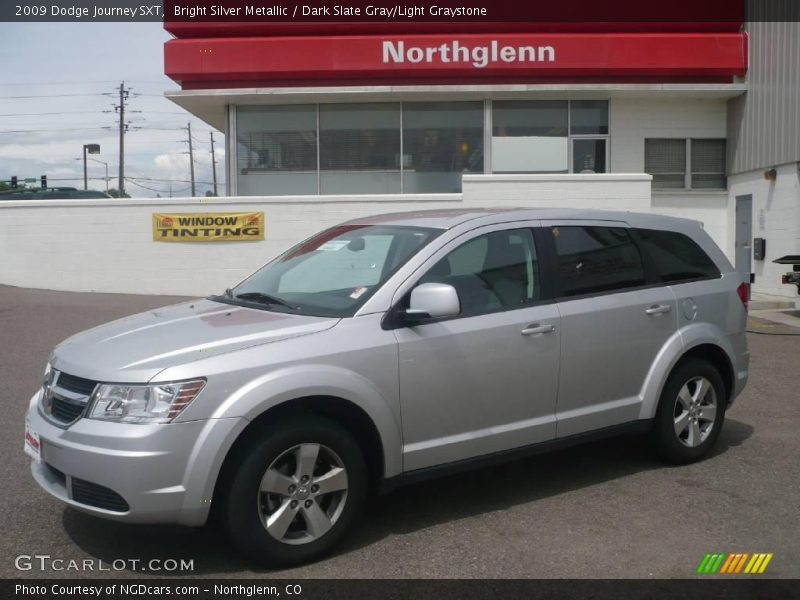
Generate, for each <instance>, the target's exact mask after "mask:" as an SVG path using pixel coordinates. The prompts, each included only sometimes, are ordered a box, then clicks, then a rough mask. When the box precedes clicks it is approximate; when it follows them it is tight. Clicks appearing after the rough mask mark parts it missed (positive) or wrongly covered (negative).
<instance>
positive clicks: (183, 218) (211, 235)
mask: <svg viewBox="0 0 800 600" xmlns="http://www.w3.org/2000/svg"><path fill="white" fill-rule="evenodd" d="M263 239H264V213H263V212H249V213H235V212H224V213H170V214H166V213H153V241H156V242H233V241H236V242H243V241H244V242H249V241H256V240H263Z"/></svg>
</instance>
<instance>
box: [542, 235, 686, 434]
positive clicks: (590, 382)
mask: <svg viewBox="0 0 800 600" xmlns="http://www.w3.org/2000/svg"><path fill="white" fill-rule="evenodd" d="M539 231H540V234H539V235H540V237H542V238H543V239H542V245H545V246H546V247H547V248H548V250H546V252H547V253H548V256H549V257H550V260H549V261H548V262H549V264H550V265H551V267H552V274H553V278H554V288H555V292H554V293H555V294H556V296H557V298H558V310H559V314H560V316H561V371H560V375H559V390H558V403H557V409H556V418H557V437H559V438H561V437H566V436H569V435H574V434H577V433H582V432H585V431H591V430H595V429H600V428H603V427H609V426H613V425H617V424H621V423H626V422H629V421H634V420H636V419H637V418H638V416H639V408H640V405H641V397H640V395H641V392H642V389H643V387H644V382H645V378H646V377H647V374H648V372H649V370H650V367H651V365H652V364H653V362H654V360H655V358H656V356H657V355H658V353H659V352H660V351H661V349H662V348H663V347H664V345H665V344H666V343H667V340H668V339H669V338H670V337H672V336H673V335H677V317H676V314H677V310H676V301H675V296H674V294H673V293H672V291H671V290H670V289H669V288H668V287H666V286H665V285H663V284H661V283H655V282H654V281H653V279H652V277H653V275H652V274H651V273H650V272H649V270H648V269H647V268H646V267H645V264H646V262H645V260H644V259H643V258H642V253H641V251H640V249H639V247H638V245H637V243H636V241H635V239H634V236H633V235H632V233H631V230H630V229H629V228H628V227H627V225H625V224H624V223H615V222H570V221H564V222H553V221H543V222H542V229H541V230H539Z"/></svg>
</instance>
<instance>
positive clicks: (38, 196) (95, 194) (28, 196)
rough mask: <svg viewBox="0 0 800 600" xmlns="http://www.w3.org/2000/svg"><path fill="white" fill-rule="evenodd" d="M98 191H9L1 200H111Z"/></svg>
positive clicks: (48, 189)
mask: <svg viewBox="0 0 800 600" xmlns="http://www.w3.org/2000/svg"><path fill="white" fill-rule="evenodd" d="M111 197H112V196H109V195H108V194H106V193H105V192H99V191H97V190H79V189H77V188H73V187H55V188H47V189H36V190H9V191H5V192H0V200H86V199H92V198H111Z"/></svg>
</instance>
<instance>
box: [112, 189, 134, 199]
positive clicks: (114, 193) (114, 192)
mask: <svg viewBox="0 0 800 600" xmlns="http://www.w3.org/2000/svg"><path fill="white" fill-rule="evenodd" d="M108 195H109V196H111V197H112V198H119V197H120V195H119V190H118V189H117V188H111V189H110V190H108ZM121 197H122V198H130V197H131V195H130V194H129V193H128V192H122V196H121Z"/></svg>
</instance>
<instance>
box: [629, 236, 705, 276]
mask: <svg viewBox="0 0 800 600" xmlns="http://www.w3.org/2000/svg"><path fill="white" fill-rule="evenodd" d="M637 232H638V233H639V237H640V239H641V243H642V247H643V248H644V251H645V252H647V254H649V255H650V256H651V257H652V259H653V262H654V263H655V265H656V269H657V270H658V274H659V276H660V277H661V280H662V281H667V282H671V281H686V280H690V279H713V278H716V277H719V276H720V272H719V269H718V268H717V266H716V265H715V264H714V261H712V260H711V259H710V258H709V257H708V255H707V254H706V253H705V252H703V250H702V248H700V246H698V245H697V244H696V243H695V242H694V240H692V239H691V238H689V237H688V236H685V235H683V234H682V233H675V232H674V231H657V230H654V229H638V230H637Z"/></svg>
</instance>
